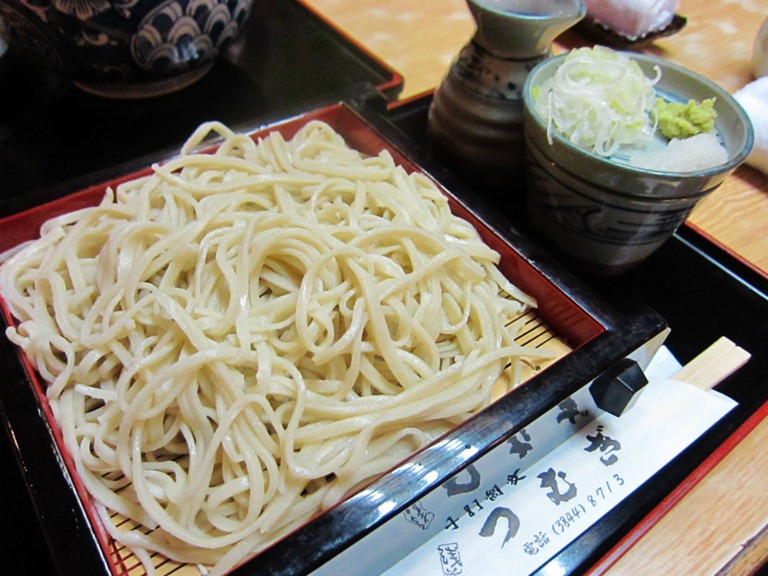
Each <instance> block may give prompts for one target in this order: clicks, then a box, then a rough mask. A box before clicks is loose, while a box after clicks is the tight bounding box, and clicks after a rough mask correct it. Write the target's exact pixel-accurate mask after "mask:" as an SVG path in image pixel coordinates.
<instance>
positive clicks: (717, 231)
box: [305, 0, 768, 576]
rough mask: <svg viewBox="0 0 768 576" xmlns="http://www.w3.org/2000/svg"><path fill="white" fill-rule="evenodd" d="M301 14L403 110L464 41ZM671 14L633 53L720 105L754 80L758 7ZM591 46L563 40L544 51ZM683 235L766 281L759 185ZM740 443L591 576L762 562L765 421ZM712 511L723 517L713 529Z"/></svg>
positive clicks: (367, 11) (384, 22)
mask: <svg viewBox="0 0 768 576" xmlns="http://www.w3.org/2000/svg"><path fill="white" fill-rule="evenodd" d="M305 4H306V5H308V6H309V7H310V8H312V9H314V10H315V11H317V12H318V13H319V14H320V15H321V16H323V17H324V18H325V19H326V20H328V21H330V22H331V23H333V24H334V25H336V26H338V27H339V28H340V29H341V30H343V31H344V32H345V33H346V34H347V35H348V36H350V37H351V38H353V39H355V40H356V41H357V42H358V43H359V44H360V45H362V46H364V47H365V48H367V49H368V50H369V51H370V52H372V53H373V54H374V55H375V56H377V57H378V58H379V59H380V60H381V61H383V62H385V63H386V64H388V65H389V66H391V67H392V68H394V69H395V70H396V71H398V72H399V73H400V74H401V75H402V76H403V77H404V90H403V93H402V94H401V98H403V99H405V98H409V97H411V96H415V95H418V94H421V93H423V92H427V91H430V90H433V89H434V88H436V87H437V86H438V85H439V83H440V81H441V80H442V78H443V76H444V74H445V73H446V71H447V69H448V67H449V65H450V63H451V61H452V60H453V59H454V58H455V56H456V55H457V54H458V52H459V50H460V49H461V47H462V46H463V45H464V44H465V43H466V42H467V41H468V40H469V38H470V37H471V36H472V34H473V32H474V22H473V21H472V19H471V17H470V14H469V11H468V9H467V6H466V4H465V2H464V0H419V1H418V2H415V1H414V0H387V2H380V1H378V0H305ZM678 13H679V14H681V15H683V16H685V17H686V18H687V24H686V26H685V27H684V28H683V30H682V31H680V32H679V33H678V34H676V35H673V36H670V37H667V38H663V39H660V40H658V41H656V42H655V43H653V44H651V45H649V46H646V47H644V48H643V49H642V50H643V51H644V52H647V53H653V54H656V55H659V56H662V57H665V58H669V59H670V60H673V61H676V62H678V63H680V64H683V65H684V66H686V67H688V68H690V69H692V70H694V71H696V72H698V73H700V74H702V75H703V76H706V77H708V78H710V79H711V80H713V81H715V82H717V83H718V84H720V85H721V86H723V87H724V88H725V89H726V90H728V91H729V92H731V93H733V92H735V91H736V90H738V89H739V88H741V87H742V86H744V85H746V84H747V83H748V82H750V81H752V80H753V77H752V75H751V55H752V51H753V45H754V40H755V37H756V35H757V32H758V29H759V27H760V25H761V24H762V22H763V20H765V18H766V17H768V5H766V3H765V0H730V1H728V2H721V1H719V0H679V5H678ZM591 43H592V41H591V40H590V39H588V38H586V37H584V36H581V35H579V34H576V33H573V32H568V33H566V34H564V35H563V36H562V37H561V38H560V39H559V40H558V42H557V44H556V46H555V48H554V49H555V51H556V52H560V51H563V50H566V49H569V48H573V47H577V46H580V45H589V44H591ZM689 223H690V224H692V225H694V226H695V227H696V228H698V229H699V230H700V231H701V232H702V233H703V234H704V235H706V236H709V237H710V238H711V239H712V240H713V241H715V242H718V243H720V244H722V245H723V246H724V247H726V248H727V249H728V250H729V251H731V252H733V253H735V254H736V255H738V256H739V257H740V258H742V259H743V260H744V261H745V262H747V263H748V264H749V265H751V266H752V267H754V268H755V269H757V270H758V271H760V272H761V273H763V274H765V275H766V276H768V177H767V176H765V175H764V174H762V173H761V172H759V171H757V170H755V169H753V168H751V167H749V166H747V165H743V166H741V167H740V168H739V169H738V170H737V171H736V172H735V173H734V174H733V175H731V176H730V177H729V178H728V179H727V180H726V181H725V183H724V184H723V185H722V186H721V187H720V188H719V189H718V190H716V191H715V192H714V193H713V194H712V195H710V196H709V197H707V198H706V199H705V200H704V201H703V202H701V203H700V204H699V205H698V206H697V207H696V209H695V210H694V212H693V213H692V214H691V216H690V219H689ZM766 335H767V337H768V329H767V330H766ZM766 380H768V375H766ZM755 384H756V385H766V384H768V382H756V383H755ZM760 414H761V415H764V414H765V410H763V411H761V413H760ZM756 420H759V418H757V419H756ZM740 440H741V441H740V442H738V443H737V444H735V447H734V448H733V450H731V451H730V453H729V454H728V455H727V456H726V457H725V458H724V459H722V460H721V461H719V462H718V463H717V465H716V466H714V467H713V468H711V469H709V468H707V469H706V470H704V472H706V474H704V472H702V473H701V474H700V476H701V477H697V478H695V480H696V482H695V483H693V484H695V485H694V486H693V487H692V488H691V489H690V490H689V489H687V488H686V489H685V490H681V495H680V497H679V498H674V497H673V498H671V499H670V502H667V503H664V506H663V507H662V510H661V512H663V514H660V516H659V518H657V519H649V520H648V523H647V525H646V527H645V528H644V529H643V530H641V531H639V532H643V533H644V536H642V537H640V535H637V538H639V540H638V541H634V540H633V541H629V542H627V543H626V544H627V545H626V546H624V547H623V548H622V549H621V550H617V551H616V554H614V555H612V556H611V557H609V558H606V559H605V561H604V562H602V563H601V564H600V565H598V566H596V567H595V568H594V570H593V573H595V574H598V573H608V574H611V575H619V574H620V575H622V576H625V575H631V574H672V573H675V574H682V573H685V574H687V575H688V576H696V575H702V576H704V575H713V574H749V573H750V572H751V570H752V569H753V568H754V567H755V566H757V565H759V564H760V563H762V562H764V561H765V560H766V559H767V558H768V538H766V529H768V491H766V490H765V489H764V488H765V477H766V473H768V450H766V449H765V446H767V445H768V419H763V420H762V422H758V423H757V424H756V425H755V426H754V429H752V430H751V431H750V432H749V433H748V434H746V435H745V437H744V438H741V439H740ZM673 496H674V495H673ZM673 504H674V505H673ZM718 510H729V511H731V512H730V514H729V515H728V516H727V517H723V516H722V515H719V514H718V512H717V511H718ZM656 520H658V521H656ZM650 526H652V527H650ZM648 527H650V530H649V531H647V533H646V529H647V528H648ZM625 548H626V549H625Z"/></svg>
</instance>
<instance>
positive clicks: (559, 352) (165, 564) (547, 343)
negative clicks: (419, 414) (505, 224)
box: [109, 311, 572, 576]
mask: <svg viewBox="0 0 768 576" xmlns="http://www.w3.org/2000/svg"><path fill="white" fill-rule="evenodd" d="M519 321H520V322H522V323H523V326H522V327H521V328H520V331H519V333H518V335H517V337H516V338H515V342H516V343H517V344H518V345H520V346H532V347H534V348H545V349H547V350H549V351H551V352H552V353H553V354H554V357H553V358H552V359H551V360H537V362H536V363H523V370H522V374H521V378H520V379H521V382H525V381H527V380H529V379H530V378H531V377H532V376H534V375H535V374H536V373H537V372H539V371H541V370H543V369H544V368H546V367H547V366H549V365H550V364H551V363H552V362H555V361H556V360H557V359H559V358H563V357H564V356H566V355H567V354H568V353H569V352H571V350H572V349H571V348H570V347H569V346H568V345H567V344H566V343H565V342H564V341H563V340H562V339H561V338H560V337H559V336H557V335H556V333H555V331H554V330H552V329H551V328H550V327H549V326H547V325H546V324H545V323H544V322H542V320H541V319H540V318H539V317H538V316H537V314H536V313H535V312H532V311H529V312H526V313H525V314H524V315H522V316H521V318H520V320H519ZM509 378H510V375H509V374H508V371H507V372H505V375H504V376H502V378H500V379H499V381H500V382H499V384H500V387H502V388H503V387H506V386H508V385H509V380H508V379H509ZM495 392H496V390H495ZM111 519H112V522H113V523H114V525H115V526H117V527H118V528H120V529H125V530H128V529H131V528H135V527H136V525H135V524H134V523H133V522H130V521H127V520H126V519H125V518H124V517H123V516H120V515H119V514H115V515H113V516H112V517H111ZM109 545H110V548H111V549H112V563H113V565H114V566H115V567H116V570H117V576H146V574H147V572H146V570H145V569H144V566H143V565H142V564H141V562H140V561H139V560H138V558H136V556H135V555H134V554H133V553H132V552H131V551H130V550H128V549H127V548H125V547H123V546H119V545H117V543H116V542H114V541H112V542H110V544H109ZM152 563H153V566H154V567H155V571H156V573H157V576H171V575H173V576H202V574H204V573H203V572H201V570H200V568H199V567H198V566H196V565H191V564H179V563H177V562H173V561H171V560H169V559H168V558H166V557H165V556H162V555H160V554H154V555H152Z"/></svg>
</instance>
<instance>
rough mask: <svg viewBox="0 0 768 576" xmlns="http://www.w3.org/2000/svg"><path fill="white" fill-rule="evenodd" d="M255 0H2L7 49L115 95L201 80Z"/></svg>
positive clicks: (82, 84)
mask: <svg viewBox="0 0 768 576" xmlns="http://www.w3.org/2000/svg"><path fill="white" fill-rule="evenodd" d="M252 2H253V0H160V1H158V0H0V17H1V18H2V19H3V20H4V21H5V23H6V26H7V28H8V32H9V36H10V46H11V49H12V50H14V51H15V52H18V53H20V54H21V55H22V56H24V57H25V58H26V59H28V60H30V61H32V62H34V63H35V64H39V65H41V66H43V67H45V68H47V69H48V70H50V71H52V72H54V73H56V74H58V75H60V76H64V77H67V78H70V79H72V80H73V81H74V82H75V83H76V84H77V85H78V86H79V87H81V88H82V89H83V90H85V91H87V92H91V93H94V94H99V95H102V96H108V97H113V98H137V97H148V96H157V95H161V94H165V93H168V92H173V91H175V90H178V89H181V88H183V87H185V86H188V85H190V84H192V83H193V82H195V81H197V80H199V79H200V78H202V77H203V76H204V75H205V73H206V72H207V71H208V70H209V69H210V67H211V66H212V64H213V62H214V60H215V58H216V56H217V55H218V53H219V51H221V50H222V49H225V48H226V47H227V45H228V44H229V43H230V42H232V40H234V39H235V38H236V37H237V36H238V35H239V34H240V32H241V30H242V27H243V25H244V23H245V21H246V20H247V18H248V16H249V14H250V11H251V4H252Z"/></svg>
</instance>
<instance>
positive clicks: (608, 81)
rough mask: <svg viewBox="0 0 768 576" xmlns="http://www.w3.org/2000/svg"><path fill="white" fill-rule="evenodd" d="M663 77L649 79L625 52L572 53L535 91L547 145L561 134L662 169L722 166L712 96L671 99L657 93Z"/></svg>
mask: <svg viewBox="0 0 768 576" xmlns="http://www.w3.org/2000/svg"><path fill="white" fill-rule="evenodd" d="M660 78H661V70H660V69H658V68H656V70H655V74H654V75H653V77H648V76H646V75H645V73H644V72H643V70H642V68H641V67H640V66H639V65H638V64H637V62H635V61H634V60H632V59H631V57H630V56H628V55H627V54H626V53H623V52H619V51H616V50H613V49H611V48H607V47H605V46H599V45H598V46H594V47H591V48H577V49H575V50H572V51H570V52H569V53H568V54H567V55H566V56H565V58H564V59H563V62H562V64H561V65H560V66H559V68H558V69H557V71H556V72H555V73H554V74H553V75H552V76H551V77H550V78H548V79H547V80H545V81H544V82H543V83H542V84H541V86H535V87H534V89H533V91H532V94H533V97H534V107H535V109H536V111H537V112H538V114H539V115H540V116H541V117H542V118H543V119H544V120H545V121H546V122H547V134H548V137H549V141H550V143H552V142H553V135H554V134H555V133H558V134H560V135H562V136H563V137H564V138H566V139H567V140H568V141H570V142H572V143H573V144H575V145H576V146H579V147H581V148H584V149H585V150H588V151H590V152H593V153H595V154H597V155H599V156H603V157H606V158H611V159H612V160H616V161H617V162H623V163H627V164H629V165H633V166H635V167H639V168H644V169H651V170H661V171H666V172H691V171H694V170H701V169H706V168H711V167H714V166H717V165H719V164H721V163H723V162H725V161H726V160H727V158H728V153H727V150H726V149H725V147H724V146H723V144H722V142H721V141H720V138H719V136H718V134H717V131H716V130H715V124H714V123H715V118H716V113H715V109H714V104H715V99H714V98H712V99H706V100H704V101H702V102H695V101H688V102H685V103H682V102H674V101H668V100H666V99H665V98H662V97H660V96H659V94H658V93H657V91H656V89H655V85H656V84H657V83H658V81H659V79H660ZM665 154H666V155H667V156H666V157H665Z"/></svg>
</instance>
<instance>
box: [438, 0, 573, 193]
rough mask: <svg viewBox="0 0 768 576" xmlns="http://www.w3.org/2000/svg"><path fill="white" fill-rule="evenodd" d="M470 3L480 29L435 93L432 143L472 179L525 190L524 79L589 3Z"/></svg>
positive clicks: (568, 0)
mask: <svg viewBox="0 0 768 576" xmlns="http://www.w3.org/2000/svg"><path fill="white" fill-rule="evenodd" d="M467 4H468V5H469V9H470V12H471V14H472V17H473V18H474V20H475V24H476V31H475V34H474V36H473V37H472V39H471V40H470V42H469V43H468V44H467V45H466V46H464V48H463V49H462V50H461V52H460V53H459V55H458V58H457V59H456V60H455V61H454V63H453V64H452V65H451V67H450V68H449V70H448V73H447V75H446V76H445V78H444V79H443V81H442V83H441V84H440V86H439V87H438V89H437V91H436V92H435V94H434V97H433V101H432V104H431V106H430V109H429V115H428V124H427V143H428V146H429V148H430V150H431V151H432V152H433V153H434V154H435V155H436V156H437V157H438V158H440V159H441V160H443V161H444V162H446V163H447V165H449V166H451V167H452V168H453V169H454V170H455V171H456V172H457V173H458V174H459V175H460V176H462V177H464V178H466V179H469V180H470V182H469V183H470V184H471V185H475V186H477V187H479V188H482V189H486V190H487V189H491V190H493V191H507V190H515V189H519V190H523V188H524V176H523V174H524V165H523V156H524V147H523V95H522V94H523V84H524V83H525V79H526V77H527V76H528V73H529V72H530V70H531V69H533V67H534V66H535V65H536V64H538V63H539V62H541V61H542V60H544V59H545V58H547V57H548V56H550V54H551V48H552V42H553V41H554V39H555V37H556V36H558V35H559V34H561V33H562V32H564V31H565V30H567V29H568V28H570V27H571V26H573V25H574V24H576V23H577V22H578V21H579V20H581V19H582V18H583V17H584V15H585V14H586V9H585V8H584V5H583V3H582V1H581V0H467Z"/></svg>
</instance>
